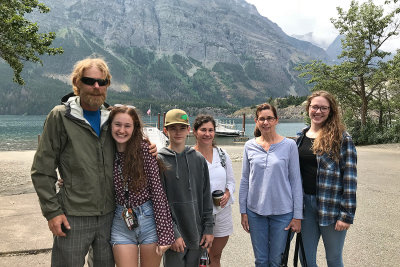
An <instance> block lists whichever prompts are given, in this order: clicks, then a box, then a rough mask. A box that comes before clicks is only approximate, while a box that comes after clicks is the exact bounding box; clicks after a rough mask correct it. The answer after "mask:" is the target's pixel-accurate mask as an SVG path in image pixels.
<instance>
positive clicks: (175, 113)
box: [164, 109, 190, 126]
mask: <svg viewBox="0 0 400 267" xmlns="http://www.w3.org/2000/svg"><path fill="white" fill-rule="evenodd" d="M177 123H180V124H185V125H189V126H190V124H189V117H188V115H187V114H186V112H185V111H183V110H182V109H171V110H170V111H168V112H167V114H165V124H164V126H168V125H171V124H177Z"/></svg>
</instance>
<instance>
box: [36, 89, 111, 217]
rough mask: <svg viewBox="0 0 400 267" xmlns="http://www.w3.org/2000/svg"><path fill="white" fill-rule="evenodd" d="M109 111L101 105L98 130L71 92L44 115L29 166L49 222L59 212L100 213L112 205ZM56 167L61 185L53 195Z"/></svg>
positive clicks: (95, 214)
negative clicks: (40, 133) (37, 141)
mask: <svg viewBox="0 0 400 267" xmlns="http://www.w3.org/2000/svg"><path fill="white" fill-rule="evenodd" d="M108 115H109V111H108V110H107V109H106V108H105V107H104V106H102V107H101V134H100V137H98V136H97V134H96V132H95V131H94V130H93V129H92V127H91V126H90V124H89V122H88V121H87V120H86V119H85V118H84V117H83V110H82V108H81V106H80V98H79V97H77V96H73V97H70V98H68V100H67V101H66V102H65V103H63V105H59V106H56V107H55V108H54V109H53V110H52V111H51V112H50V113H49V115H48V116H47V118H46V122H45V124H44V129H43V133H42V135H41V138H40V142H39V146H38V149H37V151H36V154H35V157H34V160H33V164H32V170H31V175H32V182H33V185H34V187H35V190H36V193H37V194H38V197H39V202H40V206H41V209H42V213H43V216H44V217H46V219H47V220H50V219H52V218H54V217H55V216H58V215H60V214H66V215H71V216H98V215H104V214H107V213H109V212H112V211H113V210H114V208H115V202H114V185H113V177H112V172H113V157H114V151H115V145H114V141H113V139H112V137H111V129H109V124H108ZM57 170H58V172H59V174H60V177H62V178H63V180H64V186H63V187H61V189H60V191H59V193H57V194H56V185H55V183H56V182H57Z"/></svg>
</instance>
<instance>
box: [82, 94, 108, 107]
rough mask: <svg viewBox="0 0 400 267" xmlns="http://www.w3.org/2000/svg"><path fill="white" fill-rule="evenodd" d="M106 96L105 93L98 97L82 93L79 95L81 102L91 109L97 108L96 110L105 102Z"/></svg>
mask: <svg viewBox="0 0 400 267" xmlns="http://www.w3.org/2000/svg"><path fill="white" fill-rule="evenodd" d="M106 96H107V94H106V93H104V94H100V95H91V94H87V93H84V92H82V91H81V93H80V97H81V101H83V102H84V103H85V104H87V105H89V106H91V107H98V108H100V106H101V105H103V104H104V101H106Z"/></svg>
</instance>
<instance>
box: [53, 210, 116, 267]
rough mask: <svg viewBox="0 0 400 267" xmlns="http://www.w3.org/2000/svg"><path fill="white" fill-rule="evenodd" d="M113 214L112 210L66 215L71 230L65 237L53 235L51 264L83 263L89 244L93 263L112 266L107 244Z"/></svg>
mask: <svg viewBox="0 0 400 267" xmlns="http://www.w3.org/2000/svg"><path fill="white" fill-rule="evenodd" d="M113 217H114V213H113V212H110V213H109V214H106V215H103V216H67V219H68V222H69V224H70V226H71V230H70V231H69V232H68V233H67V237H59V236H55V237H54V242H53V251H52V255H51V266H53V267H58V266H60V267H61V266H71V267H76V266H78V267H79V266H84V264H85V256H86V254H87V253H88V251H89V247H90V246H92V248H93V263H92V266H93V267H97V266H99V267H100V266H101V267H103V266H104V267H109V266H110V267H114V266H115V264H114V257H113V254H112V248H111V245H110V233H111V225H112V221H113Z"/></svg>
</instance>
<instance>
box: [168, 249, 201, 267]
mask: <svg viewBox="0 0 400 267" xmlns="http://www.w3.org/2000/svg"><path fill="white" fill-rule="evenodd" d="M200 256H201V248H198V249H187V248H186V249H185V251H184V252H175V251H173V250H170V249H168V250H167V251H166V252H165V254H164V257H163V263H164V267H198V266H199V262H200Z"/></svg>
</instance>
